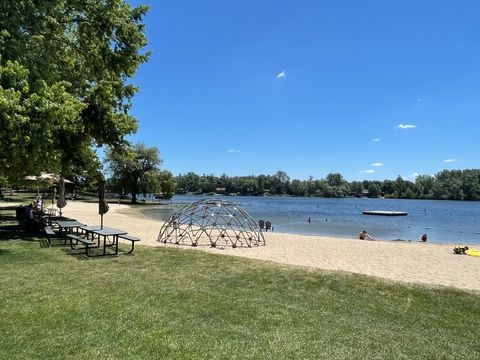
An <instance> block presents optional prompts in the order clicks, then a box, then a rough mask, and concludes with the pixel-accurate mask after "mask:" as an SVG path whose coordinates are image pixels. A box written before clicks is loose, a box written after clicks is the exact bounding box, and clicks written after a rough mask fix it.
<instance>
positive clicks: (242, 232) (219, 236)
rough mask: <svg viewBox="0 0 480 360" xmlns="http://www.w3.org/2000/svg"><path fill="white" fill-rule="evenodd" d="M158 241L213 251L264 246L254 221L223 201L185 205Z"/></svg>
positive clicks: (173, 216) (239, 209)
mask: <svg viewBox="0 0 480 360" xmlns="http://www.w3.org/2000/svg"><path fill="white" fill-rule="evenodd" d="M157 241H159V242H163V243H167V242H168V243H172V244H177V245H179V244H181V245H191V246H197V245H210V246H212V247H216V246H218V245H225V246H232V247H252V246H260V245H265V238H264V237H263V233H262V232H261V231H260V227H259V226H258V224H257V223H256V222H255V220H253V218H252V217H251V216H250V215H249V214H248V213H247V212H246V211H245V210H243V209H242V208H241V207H239V206H238V205H236V204H234V203H233V202H230V201H225V200H220V199H204V200H198V201H195V202H193V203H191V204H188V205H185V206H184V207H182V208H181V209H180V210H178V211H176V212H175V213H174V214H173V215H171V216H170V218H169V219H168V220H167V222H165V224H164V225H163V226H162V228H161V229H160V233H159V234H158V239H157Z"/></svg>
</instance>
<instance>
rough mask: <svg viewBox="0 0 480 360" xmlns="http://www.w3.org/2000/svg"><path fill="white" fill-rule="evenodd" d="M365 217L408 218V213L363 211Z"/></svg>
mask: <svg viewBox="0 0 480 360" xmlns="http://www.w3.org/2000/svg"><path fill="white" fill-rule="evenodd" d="M362 214H363V215H380V216H406V215H408V212H406V211H371V210H365V211H362Z"/></svg>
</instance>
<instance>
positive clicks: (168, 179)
mask: <svg viewBox="0 0 480 360" xmlns="http://www.w3.org/2000/svg"><path fill="white" fill-rule="evenodd" d="M159 181H160V191H161V192H162V194H163V197H164V198H165V199H171V198H172V197H173V194H175V179H174V177H173V174H172V173H171V172H170V171H167V170H163V171H160V176H159Z"/></svg>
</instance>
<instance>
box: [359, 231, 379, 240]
mask: <svg viewBox="0 0 480 360" xmlns="http://www.w3.org/2000/svg"><path fill="white" fill-rule="evenodd" d="M358 238H359V239H360V240H375V239H374V238H372V237H371V236H370V235H368V233H367V232H366V231H365V230H363V231H362V232H361V233H360V234H358Z"/></svg>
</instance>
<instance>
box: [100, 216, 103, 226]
mask: <svg viewBox="0 0 480 360" xmlns="http://www.w3.org/2000/svg"><path fill="white" fill-rule="evenodd" d="M100 229H103V214H102V215H100Z"/></svg>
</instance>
